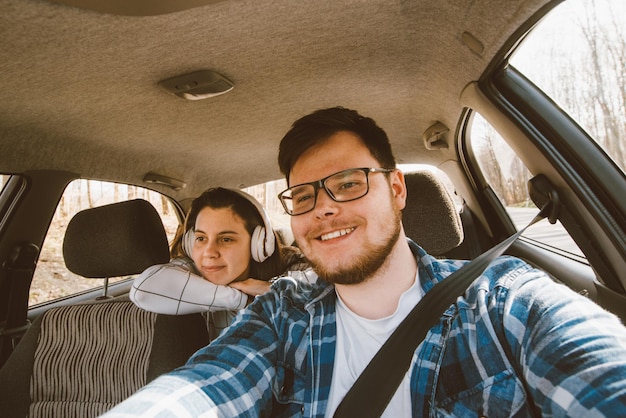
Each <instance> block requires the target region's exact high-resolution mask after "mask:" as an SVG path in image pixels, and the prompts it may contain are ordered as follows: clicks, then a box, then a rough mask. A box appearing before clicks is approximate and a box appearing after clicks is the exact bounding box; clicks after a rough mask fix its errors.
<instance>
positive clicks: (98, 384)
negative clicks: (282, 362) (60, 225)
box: [0, 200, 209, 417]
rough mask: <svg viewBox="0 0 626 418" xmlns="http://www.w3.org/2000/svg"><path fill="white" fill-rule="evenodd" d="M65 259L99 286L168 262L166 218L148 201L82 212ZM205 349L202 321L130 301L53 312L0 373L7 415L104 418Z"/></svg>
mask: <svg viewBox="0 0 626 418" xmlns="http://www.w3.org/2000/svg"><path fill="white" fill-rule="evenodd" d="M75 220H76V221H75ZM68 252H71V255H70V254H69V253H68ZM64 254H65V257H66V264H67V265H68V268H70V269H71V270H72V271H74V272H76V273H78V272H80V274H82V275H84V276H86V277H93V278H95V277H109V276H114V275H115V276H126V275H133V274H137V273H140V272H141V271H143V270H144V269H145V268H146V267H148V266H150V265H153V264H159V263H163V262H167V261H168V249H167V238H166V236H165V231H164V230H163V224H162V222H161V219H160V217H159V216H158V214H157V213H156V211H155V209H154V208H153V207H152V205H150V203H148V202H146V201H143V200H132V201H128V202H122V203H117V204H113V205H106V206H101V207H98V208H94V209H88V210H86V211H83V212H81V213H79V214H77V215H76V216H75V218H73V219H72V222H70V225H68V229H67V232H66V236H65V242H64ZM103 260H104V262H103ZM68 261H69V262H68ZM112 273H114V274H112ZM208 341H209V337H208V332H207V328H206V321H205V319H204V318H203V317H202V315H200V314H193V315H184V316H169V315H159V314H155V313H152V312H147V311H144V310H142V309H140V308H138V307H136V306H135V305H134V304H133V303H132V302H130V301H128V300H116V301H113V300H104V301H98V302H93V303H85V304H77V305H68V306H61V307H55V308H52V309H49V310H48V311H46V312H45V313H44V314H42V315H41V316H39V317H38V318H37V319H36V320H35V321H34V322H33V324H32V326H31V327H30V329H29V330H28V331H27V332H26V334H25V335H24V337H23V338H22V340H21V341H20V343H19V344H18V346H17V347H16V349H15V351H14V352H13V354H12V355H11V357H10V358H9V359H8V361H7V363H6V364H5V365H4V367H3V368H2V370H0V408H1V412H0V414H2V416H7V417H24V416H29V417H95V416H98V415H99V414H102V413H103V412H105V411H107V410H108V409H110V408H112V407H113V406H114V405H115V404H117V403H119V402H121V401H122V400H124V399H125V398H127V397H128V396H130V395H131V394H132V393H133V392H135V391H136V390H138V389H139V388H141V387H142V386H143V385H145V384H146V383H148V382H149V381H150V380H152V379H154V378H155V377H157V376H158V375H160V374H162V373H164V372H167V371H169V370H172V369H174V368H176V367H178V366H181V365H182V364H184V363H185V361H186V360H187V359H188V358H189V356H190V355H191V354H192V353H193V352H195V351H196V350H198V349H199V348H201V347H202V346H204V345H206V344H207V343H208Z"/></svg>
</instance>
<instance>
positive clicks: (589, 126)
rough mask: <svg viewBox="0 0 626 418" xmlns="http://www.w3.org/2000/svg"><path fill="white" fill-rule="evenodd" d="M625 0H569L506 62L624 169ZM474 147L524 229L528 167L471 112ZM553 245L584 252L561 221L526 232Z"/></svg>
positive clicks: (530, 209)
mask: <svg viewBox="0 0 626 418" xmlns="http://www.w3.org/2000/svg"><path fill="white" fill-rule="evenodd" d="M624 57H626V2H623V1H621V0H597V1H587V0H569V1H567V2H563V3H562V4H560V5H559V6H557V7H556V8H555V9H553V10H552V11H551V12H550V13H549V14H548V15H547V16H546V17H545V18H544V19H542V20H541V21H540V22H539V23H538V24H537V26H536V27H535V28H534V29H533V30H532V31H531V32H530V33H529V35H528V36H527V37H526V38H525V39H524V41H523V42H522V43H521V45H520V46H519V47H518V49H517V50H516V52H515V53H514V55H513V56H512V58H511V60H510V63H511V65H512V66H514V67H515V68H516V69H517V70H518V71H520V72H521V73H523V74H524V75H525V76H526V77H527V78H528V79H529V80H530V81H532V82H533V83H535V84H536V85H537V87H539V88H540V89H542V90H543V91H544V92H545V93H546V94H547V95H548V96H549V97H550V98H551V99H552V100H553V101H554V102H555V103H556V104H557V105H558V106H559V107H560V108H561V109H562V110H563V111H565V112H566V113H568V114H569V116H570V117H571V118H572V119H573V120H574V121H576V122H577V123H578V124H579V125H580V126H581V127H582V128H583V129H584V130H585V131H586V132H587V133H588V134H589V136H590V137H591V138H593V139H594V140H595V141H596V142H597V143H598V144H599V145H600V146H601V147H602V148H603V150H604V151H605V152H606V153H607V155H608V156H609V157H611V158H612V159H613V161H614V162H615V163H616V165H618V166H619V167H621V169H622V171H624V169H625V167H626V141H624V138H626V114H625V113H624V108H625V105H626V103H625V100H626V82H625V81H626V72H625V70H624V65H623V62H624ZM471 141H472V149H473V150H474V152H475V155H476V157H477V159H478V161H479V165H480V167H481V170H482V171H483V174H484V176H485V178H486V180H487V181H488V182H489V184H490V185H491V187H492V189H493V190H494V191H495V193H496V194H497V195H498V197H499V198H500V200H501V202H502V203H503V205H504V206H505V207H506V209H507V211H508V213H509V215H510V216H511V220H512V221H513V223H514V224H515V225H516V226H517V227H518V228H520V227H522V226H524V225H526V224H527V222H529V221H530V219H532V217H533V216H534V214H536V213H537V211H538V209H537V208H536V207H535V206H534V204H533V203H532V201H531V200H530V198H529V197H528V191H527V187H526V185H527V182H528V179H529V177H530V173H529V171H528V170H527V169H526V167H525V166H524V164H523V163H522V162H521V160H520V159H519V158H517V156H516V155H515V153H514V152H513V151H512V150H511V148H510V147H509V146H508V145H507V144H506V142H505V141H504V140H503V139H502V138H501V137H500V135H498V133H497V132H496V131H495V130H494V129H493V128H492V127H491V126H490V125H489V124H488V123H487V122H486V121H485V120H484V119H483V118H482V117H481V116H480V115H477V114H475V116H474V118H473V122H472V126H471ZM525 236H526V237H527V238H532V239H534V240H535V241H536V242H538V243H542V244H544V245H547V246H549V247H550V248H552V249H554V250H557V249H558V250H563V251H566V252H567V253H569V254H572V255H577V256H580V257H583V254H582V252H581V251H580V249H579V248H578V247H577V246H576V244H575V243H574V241H573V240H572V239H571V237H570V236H569V235H568V234H567V232H566V231H565V230H564V229H563V228H562V227H561V226H560V223H557V224H556V225H554V226H552V227H551V228H550V229H549V231H546V230H544V228H539V227H533V228H531V229H529V230H528V232H526V233H525Z"/></svg>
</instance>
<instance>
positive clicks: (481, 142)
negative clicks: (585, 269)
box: [471, 113, 584, 259]
mask: <svg viewBox="0 0 626 418" xmlns="http://www.w3.org/2000/svg"><path fill="white" fill-rule="evenodd" d="M471 140H472V149H473V151H474V154H475V156H476V159H477V160H478V163H479V166H480V169H481V171H482V172H483V175H484V176H485V179H486V180H487V183H489V185H490V186H491V188H492V189H493V191H494V193H495V194H496V195H497V196H498V197H499V198H500V201H501V202H502V204H503V205H504V207H505V209H506V211H507V213H508V214H509V216H510V218H511V220H512V221H513V224H515V226H516V227H517V229H521V228H523V227H525V226H526V225H528V223H529V222H530V221H531V220H532V219H533V217H535V215H537V213H538V212H539V209H538V208H537V207H536V206H535V204H534V203H533V201H532V200H531V199H530V196H529V195H528V180H529V179H530V178H531V177H532V175H531V174H530V171H528V169H527V168H526V166H525V165H524V164H523V163H522V160H520V159H519V158H518V157H517V155H516V154H515V152H514V151H513V150H512V149H511V147H509V145H508V144H507V143H506V141H504V139H503V138H502V137H501V136H500V135H499V134H498V133H497V132H496V130H495V129H494V128H493V127H492V126H491V125H489V123H488V122H487V121H485V119H483V117H482V116H480V115H479V114H476V113H475V114H474V117H473V121H472V125H471ZM523 236H524V237H525V238H526V239H529V240H532V241H534V242H535V243H536V244H540V245H542V246H544V247H546V248H549V249H550V250H553V251H559V252H564V253H567V255H569V256H572V257H576V258H577V259H582V258H584V254H583V253H582V251H581V250H580V249H579V248H578V246H577V245H576V243H575V242H574V240H573V239H572V237H571V236H570V235H569V234H568V233H567V231H566V230H565V228H563V226H562V225H561V223H560V222H557V223H556V224H554V225H552V224H550V223H548V222H546V221H543V222H540V223H538V224H537V225H533V226H532V227H531V228H529V229H528V230H527V231H525V232H524V234H523Z"/></svg>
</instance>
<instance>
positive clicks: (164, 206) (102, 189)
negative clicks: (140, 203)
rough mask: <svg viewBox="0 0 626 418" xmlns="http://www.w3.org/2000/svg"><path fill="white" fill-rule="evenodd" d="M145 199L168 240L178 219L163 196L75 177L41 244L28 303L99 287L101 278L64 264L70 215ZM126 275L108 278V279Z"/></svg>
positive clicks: (114, 279)
mask: <svg viewBox="0 0 626 418" xmlns="http://www.w3.org/2000/svg"><path fill="white" fill-rule="evenodd" d="M137 198H141V199H145V200H147V201H149V202H150V203H152V205H153V206H154V207H155V208H156V210H157V212H159V214H160V215H161V219H162V220H163V225H164V226H165V231H166V233H167V236H168V240H169V242H171V241H172V239H173V238H174V235H175V233H176V228H177V227H178V224H179V220H178V216H177V213H176V210H175V208H174V206H173V204H172V203H171V201H170V200H169V199H168V198H166V197H165V196H163V195H161V194H159V193H157V192H154V191H151V190H148V189H144V188H141V187H137V186H130V185H124V184H117V183H109V182H102V181H95V180H75V181H73V182H71V183H70V184H69V185H68V187H67V188H66V189H65V192H64V194H63V197H61V200H60V202H59V205H58V207H57V210H56V212H55V214H54V217H53V219H52V223H51V224H50V228H49V230H48V234H47V235H46V238H45V240H44V243H43V246H42V248H41V254H40V256H39V261H38V262H37V267H36V269H35V274H34V277H33V282H32V285H31V287H30V294H29V301H28V304H29V306H32V305H36V304H39V303H43V302H47V301H51V300H54V299H58V298H62V297H64V296H69V295H72V294H75V293H79V292H82V291H86V290H90V289H94V288H98V287H102V286H103V285H104V280H99V279H86V278H82V277H80V276H77V275H75V274H74V273H72V272H70V271H69V270H68V269H67V268H66V267H65V262H64V260H63V250H62V245H63V236H64V235H65V229H66V228H67V224H68V223H69V221H70V219H72V217H73V216H74V215H75V214H76V213H77V212H79V211H81V210H83V209H88V208H93V207H97V206H102V205H106V204H110V203H115V202H121V201H125V200H131V199H137ZM125 278H126V277H119V278H110V279H109V283H113V282H115V281H119V280H123V279H125Z"/></svg>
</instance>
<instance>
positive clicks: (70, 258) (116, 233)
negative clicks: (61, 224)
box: [63, 199, 169, 278]
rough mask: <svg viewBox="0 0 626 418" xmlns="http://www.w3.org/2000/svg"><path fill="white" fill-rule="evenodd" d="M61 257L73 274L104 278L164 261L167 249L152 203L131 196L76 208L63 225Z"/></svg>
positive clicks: (129, 272) (136, 272) (125, 274)
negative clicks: (123, 199) (112, 201)
mask: <svg viewBox="0 0 626 418" xmlns="http://www.w3.org/2000/svg"><path fill="white" fill-rule="evenodd" d="M63 257H64V258H65V265H66V266H67V268H68V269H69V270H70V271H72V272H73V273H75V274H78V275H80V276H83V277H87V278H107V277H119V276H130V275H133V274H138V273H141V272H142V271H144V270H145V269H146V268H147V267H149V266H152V265H155V264H163V263H167V262H168V261H169V249H168V242H167V235H166V233H165V229H164V228H163V222H162V221H161V217H160V216H159V214H158V213H157V211H156V209H155V208H154V206H152V205H151V204H150V203H149V202H147V201H146V200H143V199H135V200H128V201H124V202H120V203H113V204H110V205H104V206H99V207H95V208H91V209H85V210H83V211H81V212H78V213H77V214H76V215H75V216H74V217H73V218H72V220H71V221H70V222H69V224H68V226H67V230H66V232H65V238H64V240H63Z"/></svg>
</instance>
